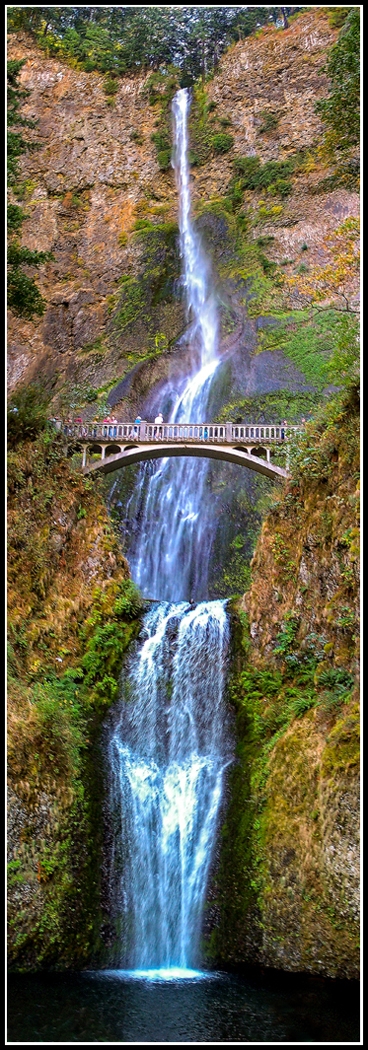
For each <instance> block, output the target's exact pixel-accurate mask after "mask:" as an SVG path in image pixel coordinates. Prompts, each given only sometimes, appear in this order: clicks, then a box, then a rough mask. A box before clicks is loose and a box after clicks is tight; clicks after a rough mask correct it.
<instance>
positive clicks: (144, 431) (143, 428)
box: [139, 419, 147, 441]
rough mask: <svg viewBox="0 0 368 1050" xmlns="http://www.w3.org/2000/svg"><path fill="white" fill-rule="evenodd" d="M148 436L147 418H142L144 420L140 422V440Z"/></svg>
mask: <svg viewBox="0 0 368 1050" xmlns="http://www.w3.org/2000/svg"><path fill="white" fill-rule="evenodd" d="M146 437H147V421H146V420H145V419H142V422H141V423H140V426H139V440H140V441H145V440H146Z"/></svg>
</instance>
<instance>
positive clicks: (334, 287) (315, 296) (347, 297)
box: [284, 218, 360, 313]
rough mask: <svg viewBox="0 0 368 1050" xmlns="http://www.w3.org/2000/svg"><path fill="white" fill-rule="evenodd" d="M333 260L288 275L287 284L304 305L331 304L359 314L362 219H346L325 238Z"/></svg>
mask: <svg viewBox="0 0 368 1050" xmlns="http://www.w3.org/2000/svg"><path fill="white" fill-rule="evenodd" d="M324 246H325V248H326V249H327V250H328V251H329V254H330V256H331V261H330V262H328V263H327V264H326V265H325V266H313V267H312V268H311V269H310V270H308V271H306V272H305V273H304V272H303V273H302V274H301V273H299V274H295V275H294V276H292V277H287V278H286V277H285V278H284V287H285V288H289V290H290V291H292V292H293V293H295V292H296V293H297V294H298V295H299V298H300V300H301V302H302V303H303V304H305V303H310V302H314V303H328V304H329V305H331V304H332V305H333V306H334V307H335V308H337V309H340V310H346V311H347V312H349V313H357V312H358V311H357V307H356V297H355V296H354V293H353V290H352V284H353V283H354V284H355V283H356V282H357V281H358V279H359V263H360V256H359V219H357V218H350V219H345V221H344V222H343V223H341V225H340V226H338V227H337V229H336V230H335V231H334V232H333V233H332V234H330V236H329V237H326V238H325V242H324Z"/></svg>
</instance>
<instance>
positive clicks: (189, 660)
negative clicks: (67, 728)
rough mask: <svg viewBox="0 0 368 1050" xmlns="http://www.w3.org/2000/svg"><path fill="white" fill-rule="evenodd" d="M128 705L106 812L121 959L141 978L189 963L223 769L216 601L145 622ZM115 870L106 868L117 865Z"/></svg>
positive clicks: (114, 752)
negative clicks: (115, 829) (117, 847)
mask: <svg viewBox="0 0 368 1050" xmlns="http://www.w3.org/2000/svg"><path fill="white" fill-rule="evenodd" d="M144 634H145V640H144V642H143V644H142V646H141V648H140V651H139V653H138V654H137V657H136V658H135V659H133V661H132V666H131V672H130V688H131V697H130V699H129V701H128V702H127V701H126V700H124V701H123V702H122V703H121V704H120V707H119V711H118V717H117V721H116V723H115V726H114V729H113V731H112V732H111V735H110V740H109V758H110V768H111V772H112V776H111V810H112V812H113V814H114V819H115V821H116V822H117V824H118V825H119V842H120V843H121V844H122V846H121V849H122V854H123V855H122V856H121V857H120V863H121V865H122V873H121V881H120V883H118V886H117V900H116V909H117V912H120V911H121V909H123V914H124V917H125V923H124V929H123V932H122V943H121V945H120V947H119V953H120V956H124V954H125V958H126V959H127V961H128V964H129V965H130V966H133V967H134V968H138V969H139V970H144V971H148V970H152V969H160V970H162V969H166V970H168V971H171V970H172V969H173V968H174V969H176V970H187V969H188V968H190V967H193V966H195V965H196V964H197V963H198V942H199V936H200V929H201V914H202V907H203V901H204V897H205V892H206V886H207V878H208V872H209V867H210V861H211V855H212V847H213V842H214V836H215V831H216V826H217V820H218V813H219V805H220V800H221V793H222V782H223V775H224V770H225V768H226V766H227V765H228V763H229V761H230V760H231V752H230V745H229V736H228V731H227V730H226V728H225V726H226V708H225V703H224V695H223V694H224V680H225V671H226V656H227V649H228V640H229V632H228V620H227V616H226V613H225V610H224V603H223V602H209V603H203V604H201V605H198V606H196V607H195V608H194V609H192V608H191V607H190V606H188V605H187V604H186V603H181V604H177V605H169V604H167V603H161V604H160V605H158V606H155V607H153V609H152V610H151V611H150V612H149V613H148V614H147V616H146V618H145V623H144ZM115 863H116V857H115Z"/></svg>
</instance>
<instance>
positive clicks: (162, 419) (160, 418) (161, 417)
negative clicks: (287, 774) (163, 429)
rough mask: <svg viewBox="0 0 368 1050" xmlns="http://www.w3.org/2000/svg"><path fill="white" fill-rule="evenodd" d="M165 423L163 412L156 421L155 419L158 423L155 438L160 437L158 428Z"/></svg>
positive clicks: (154, 432)
mask: <svg viewBox="0 0 368 1050" xmlns="http://www.w3.org/2000/svg"><path fill="white" fill-rule="evenodd" d="M163 421H164V417H163V415H162V412H159V413H158V416H156V419H155V424H156V423H157V426H156V425H155V429H154V431H153V436H154V437H158V435H159V430H158V427H159V426H161V425H162V423H163Z"/></svg>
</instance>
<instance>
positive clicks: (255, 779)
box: [208, 386, 360, 977]
mask: <svg viewBox="0 0 368 1050" xmlns="http://www.w3.org/2000/svg"><path fill="white" fill-rule="evenodd" d="M233 616H234V621H233V623H234V629H235V642H234V674H233V679H232V684H231V696H232V700H233V702H234V704H235V708H236V712H237V739H238V749H237V758H236V762H235V764H234V767H233V770H232V772H231V773H230V797H231V801H230V805H229V809H228V814H227V817H226V820H225V825H224V829H223V834H222V845H221V858H220V866H219V870H218V873H217V892H215V900H214V903H213V905H212V907H214V908H219V909H220V916H221V918H220V923H219V924H218V925H217V927H216V928H214V929H213V932H212V935H211V938H210V941H209V945H208V951H209V953H210V957H212V958H213V959H214V960H216V962H217V963H218V962H219V961H220V962H221V961H223V960H225V959H226V961H229V960H231V961H232V962H233V963H240V962H241V960H244V959H247V960H248V961H253V962H255V961H256V962H261V963H262V962H263V963H265V964H266V965H271V966H276V967H280V966H281V967H283V968H287V969H292V970H293V969H294V970H310V971H311V972H318V971H319V972H321V973H322V972H324V973H327V974H329V975H330V976H340V977H343V976H345V977H356V976H358V972H359V871H360V868H359V688H358V660H359V399H358V397H357V390H356V387H352V386H350V389H349V390H348V391H347V392H345V393H344V394H341V395H340V396H339V398H337V399H335V400H334V402H330V403H329V405H328V406H326V407H325V408H324V410H323V411H321V412H320V414H319V415H317V417H316V418H315V420H314V422H313V423H312V422H311V423H309V424H308V426H307V428H306V432H305V435H304V436H303V437H301V439H300V443H299V447H298V449H297V450H296V451H295V452H294V454H293V456H292V464H291V478H290V480H289V481H288V483H287V484H286V489H285V492H284V493H283V494H281V495H280V497H279V499H278V500H277V501H276V502H275V506H274V508H273V510H271V511H270V512H269V514H268V516H267V518H266V520H265V522H264V525H263V528H262V533H261V537H260V540H259V542H258V544H257V548H256V552H255V555H254V558H253V562H252V583H251V587H250V589H249V591H248V593H247V594H246V596H245V598H244V599H243V602H242V603H239V604H238V605H237V607H236V608H235V609H234V610H233Z"/></svg>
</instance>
